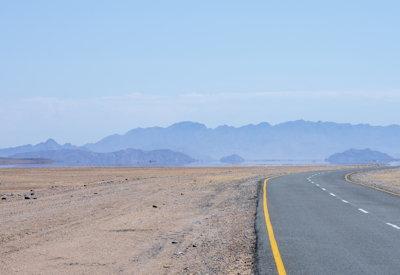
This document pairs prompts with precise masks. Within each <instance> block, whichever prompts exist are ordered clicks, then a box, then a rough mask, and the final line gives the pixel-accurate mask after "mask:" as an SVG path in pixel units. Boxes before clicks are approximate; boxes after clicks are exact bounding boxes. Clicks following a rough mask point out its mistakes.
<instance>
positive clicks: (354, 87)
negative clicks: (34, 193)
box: [0, 0, 400, 147]
mask: <svg viewBox="0 0 400 275" xmlns="http://www.w3.org/2000/svg"><path fill="white" fill-rule="evenodd" d="M399 11H400V2H398V1H367V0H363V1H361V0H354V1H342V0H336V1H309V0H305V1H265V0H264V1H232V0H229V1H228V0H219V1H208V0H203V1H89V0H85V1H72V0H71V1H50V0H49V1H40V0H38V1H2V3H1V5H0V37H1V43H0V60H1V62H0V123H1V125H3V127H2V131H1V133H2V134H1V135H0V147H3V146H9V145H15V144H21V143H25V142H37V141H40V140H41V139H45V138H47V137H50V136H51V137H54V138H56V139H58V140H60V141H62V142H65V141H71V142H74V143H78V144H80V143H84V142H87V141H93V140H96V139H97V138H100V137H102V136H103V135H106V134H110V133H114V132H124V131H126V130H129V129H130V128H133V127H137V126H149V125H168V124H169V123H172V122H174V121H177V120H198V121H201V122H205V123H206V124H207V125H209V126H215V125H218V124H222V123H227V124H232V125H240V124H245V123H251V122H253V123H257V122H260V121H269V122H272V123H276V122H280V121H284V120H291V119H300V118H304V119H309V120H333V121H340V122H344V121H347V122H353V123H355V122H366V123H373V124H391V123H400V121H399V116H396V115H395V114H396V113H397V114H398V106H400V105H399V104H400V98H399V97H400V89H399V88H400V77H399V76H400V16H399V15H398V14H399Z"/></svg>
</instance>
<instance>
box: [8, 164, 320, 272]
mask: <svg viewBox="0 0 400 275" xmlns="http://www.w3.org/2000/svg"><path fill="white" fill-rule="evenodd" d="M318 169H324V170H326V169H327V168H326V167H319V168H318V167H246V168H181V169H178V168H175V169H127V168H126V169H123V168H119V169H111V168H109V169H106V168H92V169H89V168H86V169H1V170H0V196H1V197H2V198H3V199H1V200H0V221H1V223H0V274H15V273H19V274H110V273H127V274H169V273H172V274H176V273H179V274H182V273H183V274H189V273H212V274H215V273H231V274H233V273H235V274H239V273H240V274H249V273H252V270H253V255H254V249H255V232H254V217H255V211H256V191H257V181H258V180H259V179H261V178H263V177H266V176H271V175H278V174H283V173H289V172H300V171H308V170H318ZM25 197H26V199H25Z"/></svg>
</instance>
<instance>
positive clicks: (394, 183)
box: [351, 168, 400, 195]
mask: <svg viewBox="0 0 400 275" xmlns="http://www.w3.org/2000/svg"><path fill="white" fill-rule="evenodd" d="M351 180H352V181H354V182H355V183H361V184H364V185H367V186H370V187H374V188H379V189H382V190H385V191H389V192H391V193H395V194H397V195H400V168H388V169H379V170H372V171H368V172H364V173H356V174H353V175H351Z"/></svg>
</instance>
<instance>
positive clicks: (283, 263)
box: [256, 171, 400, 275]
mask: <svg viewBox="0 0 400 275" xmlns="http://www.w3.org/2000/svg"><path fill="white" fill-rule="evenodd" d="M348 173H349V171H334V172H316V173H301V174H292V175H288V176H282V177H278V178H274V179H270V180H268V181H265V182H264V184H263V185H262V186H261V187H260V192H259V194H260V195H259V199H258V200H259V201H258V209H257V218H256V231H257V251H256V266H257V267H256V269H257V270H256V272H257V273H258V274H280V275H281V274H286V272H287V274H399V273H400V197H398V196H395V195H392V194H388V193H384V192H381V191H379V190H375V189H372V188H368V187H365V186H361V185H357V184H352V183H349V182H348V181H346V179H345V176H346V175H347V174H348ZM265 191H266V192H265Z"/></svg>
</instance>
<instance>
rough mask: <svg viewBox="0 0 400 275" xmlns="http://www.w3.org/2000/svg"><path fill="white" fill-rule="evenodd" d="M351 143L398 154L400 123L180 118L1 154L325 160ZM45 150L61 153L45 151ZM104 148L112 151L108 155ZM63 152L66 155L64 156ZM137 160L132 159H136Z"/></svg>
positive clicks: (119, 157) (2, 155)
mask: <svg viewBox="0 0 400 275" xmlns="http://www.w3.org/2000/svg"><path fill="white" fill-rule="evenodd" d="M350 148H354V149H364V148H371V149H372V150H377V151H380V152H383V153H387V154H390V155H392V156H393V157H395V158H399V157H400V126H398V125H391V126H371V125H368V124H358V125H352V124H342V123H333V122H310V121H304V120H298V121H291V122H285V123H281V124H277V125H271V124H269V123H266V122H264V123H260V124H257V125H253V124H250V125H245V126H242V127H232V126H227V125H223V126H219V127H216V128H208V127H206V126H205V125H203V124H201V123H197V122H179V123H176V124H173V125H171V126H169V127H165V128H164V127H150V128H136V129H133V130H130V131H128V132H127V133H125V134H122V135H120V134H114V135H111V136H108V137H105V138H103V139H101V140H99V141H98V142H95V143H88V144H86V145H84V146H80V147H77V146H74V145H71V144H64V145H60V144H57V143H56V142H55V141H54V140H52V139H50V140H48V141H46V142H43V143H39V144H37V145H24V146H19V147H13V148H6V149H1V150H0V157H9V156H20V157H33V156H37V157H41V158H46V156H48V155H49V154H51V157H52V158H57V159H60V160H61V159H66V158H67V156H68V155H71V154H72V152H73V155H74V156H75V157H74V158H77V159H81V158H82V159H85V160H81V162H82V163H86V162H88V163H90V162H91V161H92V160H91V159H92V158H95V159H98V160H96V163H103V160H104V159H108V158H109V155H108V154H110V153H111V155H112V156H115V159H113V160H112V161H110V162H111V163H123V162H121V160H118V159H124V158H125V157H123V156H124V154H127V152H125V150H127V149H136V150H137V151H140V150H143V152H145V151H154V150H166V149H167V150H170V151H169V152H170V153H171V154H172V153H177V152H180V153H178V154H183V155H185V156H186V157H189V156H190V157H189V158H190V159H192V158H193V159H196V160H199V161H202V162H207V161H218V160H219V159H220V158H222V157H224V156H229V155H233V154H237V155H240V156H241V157H243V158H244V159H246V160H309V161H312V160H321V161H323V160H325V159H326V158H327V157H328V156H330V155H332V154H334V153H337V152H343V151H345V150H348V149H350ZM46 151H61V152H58V153H55V152H53V153H49V152H47V153H45V152H46ZM71 151H72V152H71ZM121 151H122V152H121ZM38 152H40V154H39V153H38ZM116 152H119V153H116ZM123 152H124V153H123ZM130 152H131V153H132V151H130ZM28 153H29V154H28ZM33 153H36V154H33ZM99 153H107V155H100V154H99ZM60 154H65V156H61V155H60ZM135 154H136V153H135ZM78 155H79V157H78ZM136 156H139V154H136ZM140 158H143V160H144V162H143V161H141V160H139V161H137V160H135V161H136V163H138V162H139V163H145V162H146V161H147V160H148V158H146V157H140ZM71 159H72V158H71ZM100 159H103V160H100ZM127 159H129V158H127ZM172 159H173V157H172ZM135 161H130V162H129V163H135ZM183 162H185V161H183ZM160 163H161V162H160Z"/></svg>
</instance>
